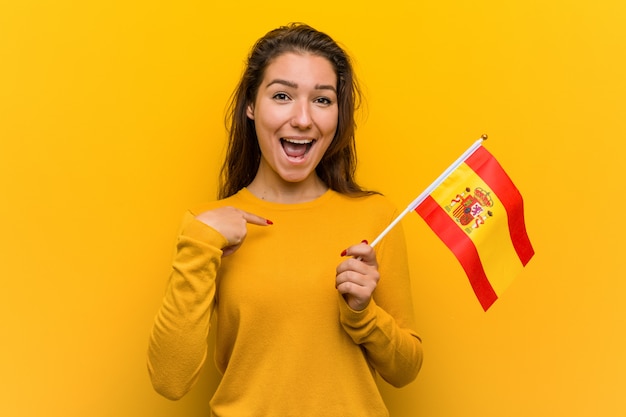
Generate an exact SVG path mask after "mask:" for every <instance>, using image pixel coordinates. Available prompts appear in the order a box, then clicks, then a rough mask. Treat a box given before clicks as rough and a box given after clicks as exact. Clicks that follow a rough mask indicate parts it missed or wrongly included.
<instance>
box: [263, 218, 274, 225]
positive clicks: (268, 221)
mask: <svg viewBox="0 0 626 417" xmlns="http://www.w3.org/2000/svg"><path fill="white" fill-rule="evenodd" d="M265 222H266V223H267V224H274V222H273V221H271V220H269V219H265Z"/></svg>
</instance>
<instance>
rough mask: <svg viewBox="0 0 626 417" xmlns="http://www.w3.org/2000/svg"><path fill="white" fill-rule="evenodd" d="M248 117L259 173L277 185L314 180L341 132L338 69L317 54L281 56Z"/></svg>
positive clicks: (272, 64) (273, 63)
mask: <svg viewBox="0 0 626 417" xmlns="http://www.w3.org/2000/svg"><path fill="white" fill-rule="evenodd" d="M246 114H247V116H248V117H249V118H250V119H252V120H254V123H255V129H256V133H257V137H258V140H259V146H260V148H261V162H260V166H259V174H262V175H263V177H264V178H267V179H271V180H272V181H278V182H288V183H300V182H303V181H306V180H310V179H313V180H314V179H315V178H316V174H315V167H316V166H317V164H318V163H319V162H320V160H321V159H322V157H323V156H324V153H325V152H326V150H327V149H328V147H329V146H330V144H331V142H332V140H333V137H334V136H335V132H336V130H337V121H338V114H339V113H338V104H337V75H336V74H335V70H334V69H333V67H332V65H331V63H330V62H329V61H328V60H327V59H326V58H323V57H320V56H317V55H311V54H306V53H305V54H297V53H285V54H282V55H279V56H278V57H276V58H274V60H272V61H271V62H270V64H269V65H268V66H267V68H266V69H265V74H264V77H263V80H262V81H261V85H260V86H259V90H258V93H257V96H256V99H255V102H254V104H253V105H249V106H248V108H247V112H246ZM268 175H269V177H268Z"/></svg>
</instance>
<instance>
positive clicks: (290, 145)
mask: <svg viewBox="0 0 626 417" xmlns="http://www.w3.org/2000/svg"><path fill="white" fill-rule="evenodd" d="M280 144H281V145H282V147H283V151H284V152H285V155H287V157H289V158H290V159H303V158H304V156H305V155H306V154H307V153H308V152H309V151H310V150H311V147H313V145H314V144H315V140H313V139H289V138H281V139H280Z"/></svg>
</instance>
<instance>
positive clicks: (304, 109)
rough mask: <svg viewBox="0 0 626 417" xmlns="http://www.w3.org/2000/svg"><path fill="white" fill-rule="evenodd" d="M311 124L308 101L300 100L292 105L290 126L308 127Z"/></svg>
mask: <svg viewBox="0 0 626 417" xmlns="http://www.w3.org/2000/svg"><path fill="white" fill-rule="evenodd" d="M312 124H313V117H312V115H311V109H310V107H309V103H306V102H302V103H297V104H296V105H294V108H293V114H292V117H291V126H292V127H295V128H297V129H308V128H310V127H311V125H312Z"/></svg>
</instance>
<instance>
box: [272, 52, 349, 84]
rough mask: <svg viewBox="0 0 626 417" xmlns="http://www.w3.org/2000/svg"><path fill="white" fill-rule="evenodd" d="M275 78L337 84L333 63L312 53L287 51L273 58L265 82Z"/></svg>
mask: <svg viewBox="0 0 626 417" xmlns="http://www.w3.org/2000/svg"><path fill="white" fill-rule="evenodd" d="M275 78H286V79H288V80H289V81H294V82H297V81H298V80H301V81H302V82H306V81H311V82H315V83H324V84H332V85H335V86H336V84H337V73H336V71H335V68H334V67H333V65H332V63H331V62H330V61H329V60H328V59H327V58H325V57H322V56H319V55H314V54H310V53H296V52H286V53H283V54H281V55H278V56H277V57H275V58H273V59H272V60H271V61H270V62H269V63H268V65H267V67H266V68H265V72H264V77H263V79H264V84H265V83H267V82H271V80H273V79H275Z"/></svg>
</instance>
